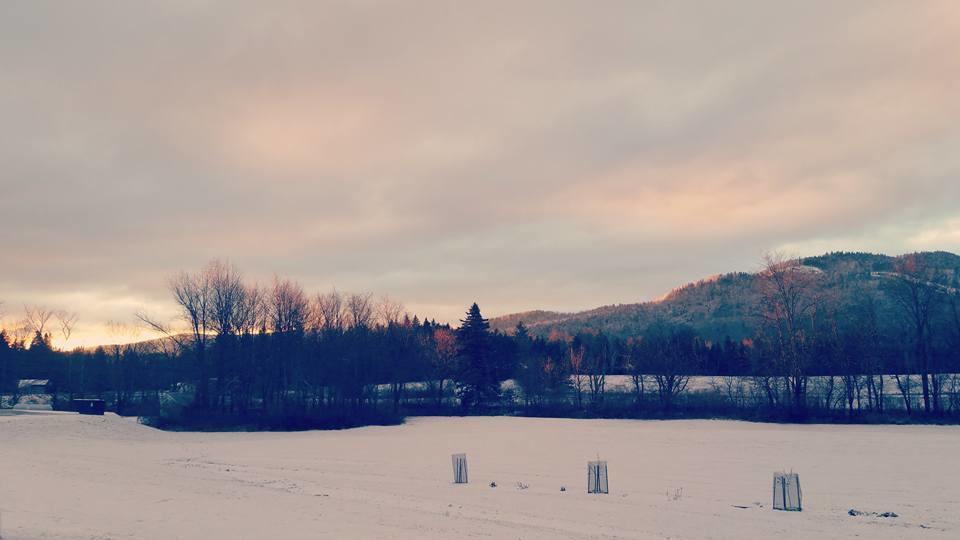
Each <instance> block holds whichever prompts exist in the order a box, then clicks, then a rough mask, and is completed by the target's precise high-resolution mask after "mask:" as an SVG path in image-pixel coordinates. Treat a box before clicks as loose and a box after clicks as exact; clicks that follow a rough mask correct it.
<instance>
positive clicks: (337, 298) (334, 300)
mask: <svg viewBox="0 0 960 540" xmlns="http://www.w3.org/2000/svg"><path fill="white" fill-rule="evenodd" d="M313 313H314V323H313V325H314V327H315V328H317V329H319V330H338V331H342V330H343V329H344V327H345V325H346V310H345V308H344V302H343V295H342V294H340V293H339V292H338V291H337V290H336V289H333V290H332V291H330V292H329V293H326V294H318V295H317V296H316V298H315V299H314V310H313Z"/></svg>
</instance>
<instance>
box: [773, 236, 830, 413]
mask: <svg viewBox="0 0 960 540" xmlns="http://www.w3.org/2000/svg"><path fill="white" fill-rule="evenodd" d="M763 262H764V268H763V270H762V271H761V272H760V275H759V278H760V279H759V285H760V315H761V319H762V322H763V331H764V333H765V334H766V337H767V339H768V341H769V343H770V345H771V346H772V347H771V348H772V350H773V351H774V352H775V360H776V362H777V364H778V365H777V368H778V369H777V371H779V374H780V375H781V376H783V377H784V382H785V383H786V384H787V386H788V387H789V388H790V395H791V397H792V401H793V406H794V408H795V409H796V411H798V412H799V411H802V410H804V409H805V408H806V391H807V382H808V379H809V377H808V373H807V372H808V364H809V360H810V353H811V340H812V338H813V335H814V332H813V329H814V322H815V317H816V315H817V309H818V308H819V307H820V305H821V303H822V292H821V287H820V284H821V278H822V275H821V272H820V271H819V270H817V269H815V268H809V267H805V266H803V265H801V263H800V261H799V260H797V259H790V258H787V257H784V256H783V255H782V254H776V253H774V254H768V255H766V256H764V261H763Z"/></svg>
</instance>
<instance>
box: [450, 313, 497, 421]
mask: <svg viewBox="0 0 960 540" xmlns="http://www.w3.org/2000/svg"><path fill="white" fill-rule="evenodd" d="M461 323H463V324H461V325H460V329H459V330H457V342H458V346H459V354H460V363H459V366H458V369H457V396H458V397H459V398H460V404H461V405H462V406H463V409H464V410H465V411H466V410H469V409H470V407H472V406H474V405H479V404H482V403H486V402H489V401H494V400H497V399H499V397H500V381H498V380H497V377H496V373H495V370H494V369H493V362H492V358H491V342H490V323H489V322H488V321H487V320H486V319H484V318H483V315H481V314H480V307H479V306H478V305H477V304H476V303H474V304H473V305H472V306H470V310H469V311H468V312H467V317H466V318H465V319H463V320H462V321H461Z"/></svg>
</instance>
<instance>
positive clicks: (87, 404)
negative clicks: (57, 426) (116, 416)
mask: <svg viewBox="0 0 960 540" xmlns="http://www.w3.org/2000/svg"><path fill="white" fill-rule="evenodd" d="M106 409H107V404H106V403H104V401H103V400H102V399H75V400H73V410H75V411H77V412H78V413H80V414H96V415H100V416H102V415H103V412H104V411H105V410H106Z"/></svg>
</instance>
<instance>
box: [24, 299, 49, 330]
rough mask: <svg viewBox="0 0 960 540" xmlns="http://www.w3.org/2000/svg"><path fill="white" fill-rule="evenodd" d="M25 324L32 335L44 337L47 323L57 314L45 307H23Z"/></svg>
mask: <svg viewBox="0 0 960 540" xmlns="http://www.w3.org/2000/svg"><path fill="white" fill-rule="evenodd" d="M23 314H24V322H25V323H26V327H27V330H29V331H30V333H32V334H39V335H41V336H43V335H44V334H46V328H47V323H49V322H50V319H52V318H53V316H54V314H55V312H54V311H53V310H52V309H49V308H47V307H45V306H28V305H24V306H23Z"/></svg>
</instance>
